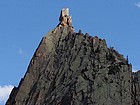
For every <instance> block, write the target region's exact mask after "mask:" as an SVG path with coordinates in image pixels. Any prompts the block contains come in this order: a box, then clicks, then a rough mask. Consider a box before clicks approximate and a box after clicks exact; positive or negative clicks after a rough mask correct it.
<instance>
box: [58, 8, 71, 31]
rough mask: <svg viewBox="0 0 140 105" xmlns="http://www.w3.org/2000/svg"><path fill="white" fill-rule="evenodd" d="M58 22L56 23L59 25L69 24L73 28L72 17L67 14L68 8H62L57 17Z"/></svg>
mask: <svg viewBox="0 0 140 105" xmlns="http://www.w3.org/2000/svg"><path fill="white" fill-rule="evenodd" d="M59 21H60V23H59V24H58V25H59V26H61V25H62V26H69V27H71V28H72V29H73V26H72V17H71V16H69V9H68V8H63V9H62V10H61V13H60V17H59Z"/></svg>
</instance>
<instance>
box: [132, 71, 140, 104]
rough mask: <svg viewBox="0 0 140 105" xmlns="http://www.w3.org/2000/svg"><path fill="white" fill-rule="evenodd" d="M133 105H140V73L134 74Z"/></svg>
mask: <svg viewBox="0 0 140 105" xmlns="http://www.w3.org/2000/svg"><path fill="white" fill-rule="evenodd" d="M132 105H140V71H138V72H135V73H133V74H132Z"/></svg>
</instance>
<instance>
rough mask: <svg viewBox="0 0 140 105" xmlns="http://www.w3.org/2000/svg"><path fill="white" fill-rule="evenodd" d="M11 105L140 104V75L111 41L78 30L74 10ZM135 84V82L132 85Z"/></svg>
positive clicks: (45, 43)
mask: <svg viewBox="0 0 140 105" xmlns="http://www.w3.org/2000/svg"><path fill="white" fill-rule="evenodd" d="M59 20H60V23H59V25H58V26H57V27H56V28H55V29H53V30H52V31H50V32H49V33H48V34H47V35H46V36H44V37H43V39H42V41H41V42H40V45H39V47H38V48H37V50H36V51H35V54H34V56H33V58H32V59H31V61H30V64H29V67H28V70H27V72H26V74H25V76H24V78H23V79H21V82H20V84H19V86H18V87H15V88H14V89H13V90H12V92H11V95H10V97H9V99H8V101H7V103H6V105H140V102H139V100H140V98H139V97H138V96H139V94H140V92H139V91H140V89H139V85H140V76H139V75H140V74H137V73H134V74H133V76H132V67H131V64H129V63H128V60H127V59H125V58H124V57H123V55H121V54H119V53H118V52H117V51H115V50H114V49H113V48H108V47H107V44H106V42H105V40H102V39H100V38H98V37H97V36H95V37H92V36H90V35H89V34H88V33H86V34H85V35H84V34H83V33H81V31H79V32H77V33H76V32H74V29H73V27H72V19H71V17H70V16H69V13H68V9H63V10H62V11H61V16H60V18H59ZM132 83H133V84H132Z"/></svg>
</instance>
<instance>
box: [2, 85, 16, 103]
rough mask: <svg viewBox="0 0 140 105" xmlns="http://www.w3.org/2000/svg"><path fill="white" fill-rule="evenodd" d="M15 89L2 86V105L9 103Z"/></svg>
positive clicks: (9, 86)
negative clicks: (10, 95) (8, 100)
mask: <svg viewBox="0 0 140 105" xmlns="http://www.w3.org/2000/svg"><path fill="white" fill-rule="evenodd" d="M13 87H14V86H12V85H5V86H0V103H3V104H4V103H5V102H6V101H7V99H8V97H9V94H10V93H11V91H12V89H13Z"/></svg>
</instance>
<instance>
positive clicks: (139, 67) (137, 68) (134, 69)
mask: <svg viewBox="0 0 140 105" xmlns="http://www.w3.org/2000/svg"><path fill="white" fill-rule="evenodd" d="M138 70H140V66H134V65H133V66H132V72H137V71H138Z"/></svg>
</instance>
